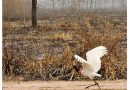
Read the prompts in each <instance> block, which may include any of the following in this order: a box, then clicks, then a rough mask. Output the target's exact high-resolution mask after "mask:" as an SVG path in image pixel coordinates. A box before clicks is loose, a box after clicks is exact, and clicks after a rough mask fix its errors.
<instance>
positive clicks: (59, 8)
mask: <svg viewBox="0 0 130 90" xmlns="http://www.w3.org/2000/svg"><path fill="white" fill-rule="evenodd" d="M31 1H32V0H3V18H4V20H5V19H6V20H10V19H23V20H24V19H30V18H31V4H32V3H31ZM37 2H38V5H37V7H38V10H37V14H38V19H41V18H42V19H45V18H50V17H51V18H52V17H56V16H65V15H67V16H68V15H70V16H72V15H81V14H86V13H88V12H91V11H98V12H102V11H109V12H110V11H112V12H116V11H118V12H120V11H126V3H127V2H126V0H37Z"/></svg>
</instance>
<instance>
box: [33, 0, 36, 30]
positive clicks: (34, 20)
mask: <svg viewBox="0 0 130 90" xmlns="http://www.w3.org/2000/svg"><path fill="white" fill-rule="evenodd" d="M32 27H33V28H36V27H37V0H32Z"/></svg>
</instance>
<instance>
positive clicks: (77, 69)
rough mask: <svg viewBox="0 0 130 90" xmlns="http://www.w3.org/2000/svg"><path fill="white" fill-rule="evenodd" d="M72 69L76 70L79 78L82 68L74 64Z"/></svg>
mask: <svg viewBox="0 0 130 90" xmlns="http://www.w3.org/2000/svg"><path fill="white" fill-rule="evenodd" d="M73 68H74V69H75V70H76V72H77V73H78V74H79V75H80V76H81V75H82V72H83V67H82V66H81V65H78V64H77V65H76V64H75V63H73Z"/></svg>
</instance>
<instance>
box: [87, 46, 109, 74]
mask: <svg viewBox="0 0 130 90" xmlns="http://www.w3.org/2000/svg"><path fill="white" fill-rule="evenodd" d="M105 54H107V49H106V47H104V46H98V47H96V48H94V49H92V50H90V51H88V52H87V53H86V58H87V63H88V64H90V65H91V66H92V67H93V69H94V72H98V70H100V68H101V60H100V58H101V57H102V56H104V55H105Z"/></svg>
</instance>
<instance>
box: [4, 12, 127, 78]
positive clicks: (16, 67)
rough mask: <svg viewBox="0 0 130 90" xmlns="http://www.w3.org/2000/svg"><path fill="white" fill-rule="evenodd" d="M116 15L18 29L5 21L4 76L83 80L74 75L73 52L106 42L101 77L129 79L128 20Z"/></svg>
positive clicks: (92, 15) (81, 54)
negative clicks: (38, 57)
mask: <svg viewBox="0 0 130 90" xmlns="http://www.w3.org/2000/svg"><path fill="white" fill-rule="evenodd" d="M113 18H114V17H105V16H101V15H97V14H90V15H88V16H87V17H85V18H84V19H83V20H82V21H80V22H77V21H69V20H64V19H61V20H59V21H57V22H55V23H52V24H50V23H44V24H42V23H41V24H40V26H39V27H38V28H37V30H33V29H32V28H30V27H16V28H17V29H16V28H14V27H13V28H12V27H11V26H10V27H9V26H8V24H6V23H4V25H3V28H4V34H3V43H4V44H3V45H4V47H3V51H4V52H3V76H6V78H7V77H9V76H11V77H14V78H15V77H16V76H19V75H20V76H21V75H22V76H23V77H24V78H26V79H29V80H36V79H42V80H71V79H72V80H76V79H78V80H80V79H81V78H79V77H78V75H77V74H76V73H74V76H73V77H72V73H73V70H72V63H73V55H74V54H78V55H80V56H81V57H85V53H86V52H87V51H88V50H90V49H92V48H94V47H96V46H99V45H103V46H106V47H107V48H108V55H106V56H105V57H103V58H102V59H103V60H102V68H101V71H99V73H101V74H102V79H110V80H115V79H126V78H127V77H126V73H127V67H126V57H127V56H126V53H127V52H126V22H125V21H124V19H122V18H119V20H120V21H118V22H117V21H114V19H113ZM16 26H17V25H16ZM34 31H35V32H34ZM10 35H13V36H12V37H11V38H10ZM39 53H42V54H44V58H43V59H41V60H37V59H36V58H33V57H36V55H37V54H39ZM74 72H75V71H74Z"/></svg>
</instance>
